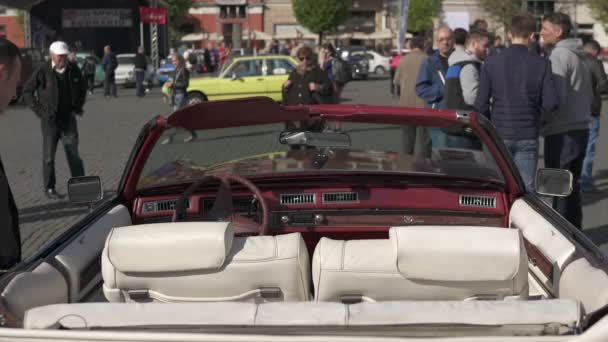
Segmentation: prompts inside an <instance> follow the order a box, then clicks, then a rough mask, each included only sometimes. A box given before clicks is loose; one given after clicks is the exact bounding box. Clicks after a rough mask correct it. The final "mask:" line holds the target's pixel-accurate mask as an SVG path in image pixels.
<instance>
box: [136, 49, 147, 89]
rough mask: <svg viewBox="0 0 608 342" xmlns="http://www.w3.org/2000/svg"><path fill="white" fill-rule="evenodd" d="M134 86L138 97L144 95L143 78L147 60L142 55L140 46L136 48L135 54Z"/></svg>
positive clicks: (142, 51)
mask: <svg viewBox="0 0 608 342" xmlns="http://www.w3.org/2000/svg"><path fill="white" fill-rule="evenodd" d="M134 64H135V70H134V71H135V86H136V91H135V93H136V95H137V96H138V97H144V96H145V95H146V91H145V89H144V78H145V77H146V70H148V62H147V61H146V56H145V55H144V47H143V46H140V47H138V48H137V53H136V54H135V60H134Z"/></svg>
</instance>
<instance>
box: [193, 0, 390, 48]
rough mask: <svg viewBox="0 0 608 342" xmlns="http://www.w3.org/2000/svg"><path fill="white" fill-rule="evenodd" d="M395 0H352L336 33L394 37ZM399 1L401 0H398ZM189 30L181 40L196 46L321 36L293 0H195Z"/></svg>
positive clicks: (354, 37) (355, 37)
mask: <svg viewBox="0 0 608 342" xmlns="http://www.w3.org/2000/svg"><path fill="white" fill-rule="evenodd" d="M395 1H396V0H351V1H350V4H349V7H350V9H349V11H350V16H349V19H348V21H347V22H346V23H345V24H344V25H341V26H340V27H338V30H337V32H335V35H336V36H342V37H344V36H346V37H348V38H349V39H350V40H352V42H353V43H355V44H358V43H361V42H362V41H365V40H374V41H377V40H385V41H390V40H391V39H392V38H394V36H395V34H394V32H395V30H394V28H395V27H396V22H397V21H396V20H395V15H396V14H397V13H391V12H392V11H391V8H394V5H393V6H392V7H391V4H393V3H395ZM397 1H398V0H397ZM189 13H190V15H191V19H193V20H191V21H190V22H189V23H188V24H187V25H188V26H190V27H188V28H187V29H186V31H189V32H190V33H189V34H187V35H186V36H184V37H183V39H182V41H183V42H187V43H190V44H192V45H195V46H200V45H203V44H204V43H205V42H206V41H215V40H221V39H223V40H224V41H226V42H227V43H230V44H232V45H233V47H235V48H239V47H247V46H249V44H250V41H251V40H253V41H258V42H259V41H265V40H268V39H271V38H275V39H280V40H283V39H296V38H297V39H300V40H304V41H307V42H309V43H314V42H316V40H317V39H318V36H317V35H316V34H314V33H312V32H310V31H309V30H307V29H306V28H304V27H303V26H301V25H300V24H298V22H297V20H296V18H295V17H294V15H293V10H292V7H291V0H196V1H195V3H194V5H193V7H192V8H191V9H190V11H189Z"/></svg>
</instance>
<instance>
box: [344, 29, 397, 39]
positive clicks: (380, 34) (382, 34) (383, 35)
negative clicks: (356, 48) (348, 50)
mask: <svg viewBox="0 0 608 342" xmlns="http://www.w3.org/2000/svg"><path fill="white" fill-rule="evenodd" d="M391 38H393V33H392V32H391V31H390V30H382V31H376V32H372V33H363V32H355V33H354V34H353V39H362V40H365V39H370V40H376V39H391Z"/></svg>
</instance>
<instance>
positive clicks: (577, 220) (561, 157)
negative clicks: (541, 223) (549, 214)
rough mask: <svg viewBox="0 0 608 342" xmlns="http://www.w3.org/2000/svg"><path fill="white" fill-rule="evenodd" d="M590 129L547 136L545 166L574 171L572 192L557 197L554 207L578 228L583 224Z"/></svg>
mask: <svg viewBox="0 0 608 342" xmlns="http://www.w3.org/2000/svg"><path fill="white" fill-rule="evenodd" d="M588 140H589V130H588V129H583V130H576V131H570V132H565V133H560V134H555V135H549V136H546V137H545V167H549V168H557V169H566V170H569V171H570V172H572V176H573V179H572V182H573V184H572V194H571V195H570V196H568V197H556V198H555V199H554V200H553V209H555V210H556V211H557V212H558V213H560V215H562V216H563V217H565V218H566V220H568V221H570V223H572V224H573V225H574V226H575V227H577V228H578V229H582V226H583V209H582V203H581V185H580V180H581V173H582V170H583V160H584V159H585V151H586V150H587V141H588Z"/></svg>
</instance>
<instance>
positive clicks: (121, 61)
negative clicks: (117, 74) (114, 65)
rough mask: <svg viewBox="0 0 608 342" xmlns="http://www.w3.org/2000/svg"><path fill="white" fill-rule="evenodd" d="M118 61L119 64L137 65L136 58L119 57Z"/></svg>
mask: <svg viewBox="0 0 608 342" xmlns="http://www.w3.org/2000/svg"><path fill="white" fill-rule="evenodd" d="M116 59H117V60H118V64H135V58H134V57H125V56H119V57H117V58H116Z"/></svg>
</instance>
